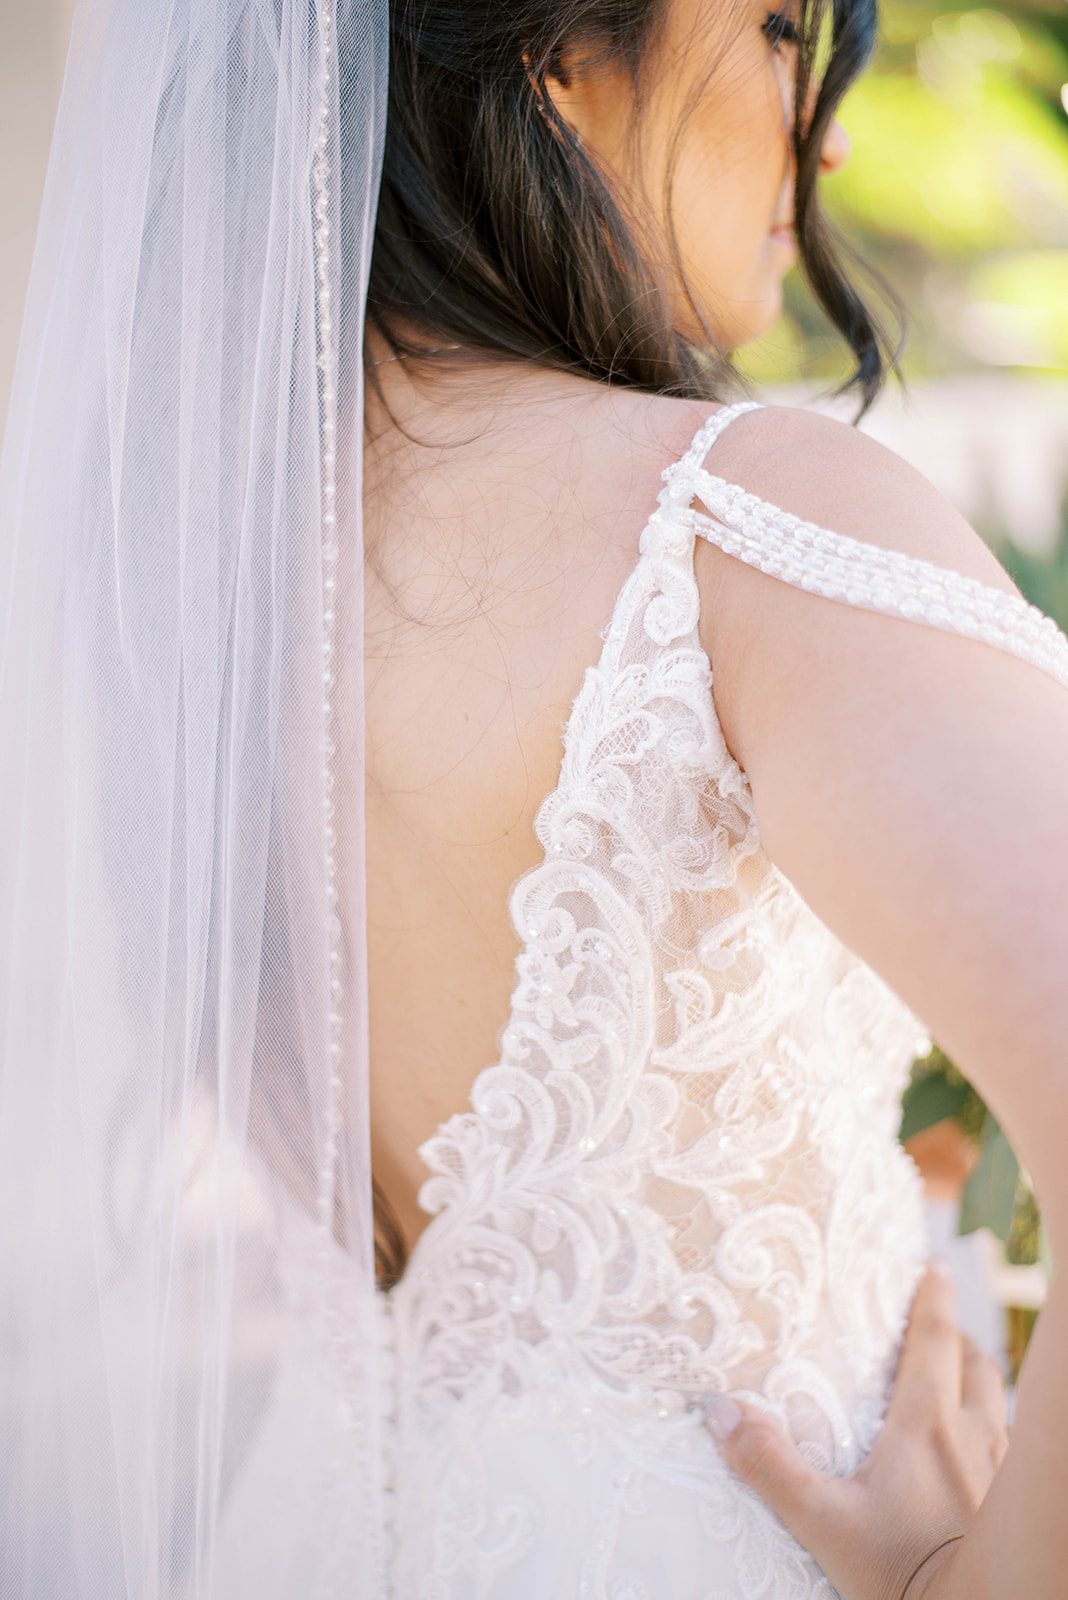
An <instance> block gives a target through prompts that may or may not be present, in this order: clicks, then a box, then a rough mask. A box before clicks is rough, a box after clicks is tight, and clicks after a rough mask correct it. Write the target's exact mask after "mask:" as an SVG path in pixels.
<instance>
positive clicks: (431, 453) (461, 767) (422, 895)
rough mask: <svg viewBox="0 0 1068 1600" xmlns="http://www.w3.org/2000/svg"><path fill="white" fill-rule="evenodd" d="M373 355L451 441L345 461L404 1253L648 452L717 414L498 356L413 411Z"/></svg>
mask: <svg viewBox="0 0 1068 1600" xmlns="http://www.w3.org/2000/svg"><path fill="white" fill-rule="evenodd" d="M380 370H383V371H384V372H385V373H386V374H388V375H389V378H390V379H391V381H390V383H389V388H388V391H387V393H388V396H389V400H390V404H391V406H393V408H394V409H395V410H396V411H397V414H398V416H400V418H401V420H403V422H404V424H405V426H406V427H407V428H408V430H409V431H410V432H411V433H413V434H414V435H415V436H416V437H417V438H419V439H421V440H424V441H449V440H453V439H459V440H461V441H462V442H460V443H458V444H456V445H455V446H452V447H450V448H444V447H443V448H441V449H434V448H425V447H422V446H416V445H413V444H410V443H409V442H408V441H406V440H404V439H403V438H401V437H400V435H399V433H398V431H397V430H396V429H395V428H394V427H393V426H392V425H389V427H388V431H386V432H384V433H380V432H378V429H379V427H381V422H380V421H379V420H378V418H377V417H376V418H375V436H374V439H373V441H372V442H371V443H370V444H369V445H368V447H367V449H366V452H365V466H364V471H365V483H364V502H365V517H366V525H365V540H366V547H367V551H368V560H367V602H366V604H367V621H366V637H367V700H366V706H367V712H366V715H367V772H368V781H367V815H366V827H367V871H368V887H367V893H368V923H369V927H368V941H369V982H370V991H371V994H372V996H373V999H372V1005H371V1014H370V1037H371V1077H372V1123H373V1133H372V1143H373V1155H374V1167H375V1176H376V1179H377V1181H378V1183H379V1184H380V1185H381V1187H382V1189H383V1191H384V1193H385V1194H386V1196H387V1198H388V1200H389V1201H390V1203H391V1205H392V1207H393V1209H394V1211H395V1212H396V1215H397V1218H398V1220H399V1222H400V1225H401V1228H402V1230H403V1233H404V1236H405V1241H406V1243H407V1244H408V1245H409V1246H411V1245H412V1244H413V1243H414V1241H415V1239H416V1238H417V1237H418V1235H419V1234H420V1233H421V1232H422V1231H423V1229H424V1227H425V1226H426V1224H427V1222H428V1221H429V1218H428V1217H427V1215H426V1213H424V1212H423V1211H421V1210H420V1208H419V1206H418V1204H417V1201H416V1196H417V1192H418V1189H419V1186H420V1184H421V1183H422V1181H423V1179H424V1178H425V1177H426V1171H425V1168H424V1167H423V1164H422V1162H421V1160H420V1158H419V1156H418V1155H417V1153H416V1152H417V1149H418V1146H419V1144H420V1143H421V1141H422V1140H423V1139H425V1138H427V1137H429V1136H430V1134H432V1133H433V1132H434V1131H435V1129H436V1128H437V1127H438V1125H439V1124H440V1123H442V1122H443V1121H445V1120H446V1119H447V1118H448V1117H449V1116H450V1115H452V1113H453V1112H456V1111H460V1110H463V1109H466V1107H467V1102H468V1094H469V1091H470V1088H471V1085H472V1083H473V1082H474V1079H475V1077H476V1076H477V1074H478V1073H479V1071H480V1070H481V1069H482V1068H483V1067H484V1066H486V1065H488V1064H489V1063H490V1062H492V1061H493V1060H495V1059H496V1057H497V1053H498V1049H499V1032H500V1030H501V1028H502V1027H503V1026H504V1024H505V1021H506V1020H507V1014H508V1001H509V996H510V994H511V992H512V989H513V987H514V983H515V967H514V964H515V958H516V955H517V954H518V952H519V948H520V946H519V943H518V941H517V939H516V938H515V935H514V933H513V931H512V928H511V925H510V921H509V914H508V891H509V889H510V887H511V885H512V884H513V883H514V881H515V880H516V879H517V878H518V877H519V876H520V875H521V874H522V873H523V872H525V871H526V870H527V869H528V868H530V867H532V866H533V865H534V864H535V862H536V861H537V860H538V858H539V854H540V852H539V848H538V843H537V840H536V838H535V836H534V832H533V819H534V814H535V812H536V810H537V808H538V805H539V804H540V802H541V801H542V799H543V798H544V796H545V795H546V794H547V793H548V791H549V790H550V789H551V788H552V787H553V785H554V784H555V782H556V778H557V774H558V771H559V765H560V757H561V726H562V724H563V722H564V721H565V719H566V717H567V714H568V711H569V710H570V707H571V703H572V701H573V699H574V697H575V695H576V693H577V692H578V689H579V686H580V684H581V682H582V678H583V675H584V673H585V671H586V668H587V667H588V666H590V665H591V664H592V663H593V662H595V661H596V659H597V656H598V653H599V650H600V630H601V629H602V628H603V627H604V625H605V623H606V622H607V620H608V617H609V615H610V613H611V609H612V606H613V603H614V601H615V599H616V597H617V595H618V593H619V590H620V588H621V586H622V584H623V582H624V580H625V578H626V576H627V574H628V572H629V571H630V570H631V569H632V568H633V566H634V564H635V562H636V560H637V558H638V537H639V533H640V531H641V528H642V526H643V524H644V523H645V521H646V520H647V519H648V517H649V514H650V512H651V511H652V510H653V508H654V506H655V502H656V495H657V491H658V490H659V488H660V486H661V480H660V474H661V472H662V470H663V468H664V465H665V463H666V462H669V461H671V460H673V459H674V458H675V457H676V456H678V455H679V454H680V453H681V451H682V450H683V449H684V448H685V446H686V444H687V443H688V442H689V439H690V437H691V435H692V434H693V431H694V429H695V427H696V426H697V424H698V422H699V421H700V419H701V418H702V417H704V416H708V415H711V414H712V413H713V412H714V411H715V410H716V407H715V405H706V404H705V403H704V402H700V403H698V402H693V401H686V400H673V399H670V398H664V397H659V396H648V395H644V394H640V393H638V392H635V391H629V390H609V389H607V388H605V387H604V386H603V385H599V384H594V383H591V382H587V381H585V380H582V379H572V378H568V377H567V376H566V375H559V376H557V375H554V374H551V373H546V372H540V373H539V372H526V371H521V372H519V373H518V374H513V373H508V374H504V372H503V369H502V371H501V372H500V373H498V374H497V375H495V376H494V377H493V378H492V379H491V380H490V381H488V382H487V381H486V379H485V378H483V379H482V380H481V383H480V382H479V380H478V379H477V378H475V379H471V378H467V377H463V376H459V375H452V376H450V377H448V378H446V379H444V380H442V379H441V378H440V377H435V379H434V383H433V385H428V386H427V391H426V392H427V395H428V396H431V397H432V398H430V399H429V400H424V401H423V402H422V403H419V395H418V393H417V391H416V390H415V389H414V388H413V386H412V385H411V384H410V383H408V381H407V380H406V378H405V377H404V376H403V375H400V376H399V377H398V375H397V374H395V373H391V372H390V368H389V365H387V366H385V368H384V369H380ZM398 408H400V409H398ZM431 466H432V468H433V470H432V471H431V470H430V468H431Z"/></svg>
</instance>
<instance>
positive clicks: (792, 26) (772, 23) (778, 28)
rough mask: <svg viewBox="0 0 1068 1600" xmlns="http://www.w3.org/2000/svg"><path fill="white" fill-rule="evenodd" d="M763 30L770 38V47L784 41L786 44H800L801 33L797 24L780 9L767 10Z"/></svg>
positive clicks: (775, 46) (774, 46)
mask: <svg viewBox="0 0 1068 1600" xmlns="http://www.w3.org/2000/svg"><path fill="white" fill-rule="evenodd" d="M763 32H764V33H765V34H766V35H767V37H768V38H769V39H770V40H771V44H772V48H773V49H775V48H777V47H778V46H779V45H780V44H782V43H783V42H784V41H785V42H786V43H787V44H800V43H801V34H800V33H799V32H798V29H797V25H796V23H794V22H793V21H792V20H791V19H790V18H789V17H787V16H784V15H783V13H782V12H781V11H769V12H768V15H767V21H766V22H765V23H764V27H763Z"/></svg>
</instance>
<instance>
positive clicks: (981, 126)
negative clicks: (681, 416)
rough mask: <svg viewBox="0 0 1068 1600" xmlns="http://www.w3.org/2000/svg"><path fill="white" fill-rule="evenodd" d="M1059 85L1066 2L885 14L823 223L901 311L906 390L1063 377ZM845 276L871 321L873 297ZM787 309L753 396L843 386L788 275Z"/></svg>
mask: <svg viewBox="0 0 1068 1600" xmlns="http://www.w3.org/2000/svg"><path fill="white" fill-rule="evenodd" d="M1066 85H1068V8H1066V7H1065V6H1064V4H1063V0H1035V3H1028V0H1015V3H1013V4H1012V5H1005V6H1000V7H994V6H986V5H983V6H977V5H968V4H944V3H940V0H933V3H932V0H922V3H921V0H885V3H884V5H883V9H882V21H881V27H880V42H879V45H878V47H877V49H876V52H875V55H874V57H873V59H872V61H871V62H870V64H869V66H868V68H867V70H866V72H865V73H864V74H863V75H862V77H861V78H860V79H859V80H858V82H857V83H856V84H854V86H853V87H852V88H851V89H850V90H849V92H848V94H847V95H846V98H845V100H844V102H843V103H842V105H841V107H840V108H839V111H838V118H839V121H840V122H841V123H842V125H843V126H844V128H845V130H846V132H847V133H848V135H849V138H850V143H851V151H850V154H849V158H848V160H847V161H846V162H845V163H844V165H843V166H842V167H841V169H840V170H839V171H838V172H836V173H831V174H827V175H826V176H825V177H823V178H821V180H820V182H821V190H822V196H823V205H824V209H825V210H826V213H827V215H828V217H829V219H830V220H831V221H832V222H833V223H834V225H835V227H836V228H837V229H838V231H839V232H840V233H841V234H842V236H843V237H844V238H845V239H846V240H847V241H848V242H849V244H850V245H852V246H854V247H855V248H856V249H857V250H858V251H859V253H860V256H861V258H862V260H863V261H865V262H870V263H871V265H872V266H873V267H874V268H876V269H877V271H878V272H879V273H880V274H881V275H882V276H883V277H884V278H885V279H886V280H887V281H888V282H889V283H890V285H891V287H892V288H893V289H894V290H895V292H896V293H897V294H898V295H899V296H900V297H901V299H902V300H903V302H904V303H905V305H906V306H907V307H908V312H909V339H908V344H907V347H906V351H905V355H904V358H903V362H902V365H903V370H904V373H905V376H906V379H908V378H910V377H916V376H924V377H929V376H935V375H938V374H941V373H947V372H952V373H960V372H967V371H975V370H989V369H992V368H995V369H997V370H998V371H1001V372H1004V371H1017V372H1022V371H1026V372H1031V373H1033V374H1034V375H1035V376H1038V375H1040V374H1041V375H1047V374H1053V375H1057V376H1065V375H1068V110H1066V106H1065V101H1066V99H1068V87H1066ZM849 271H850V275H851V276H852V277H853V278H854V280H855V281H856V283H857V286H858V288H859V289H860V291H861V293H862V294H864V296H865V298H868V299H869V300H870V301H871V303H872V304H873V306H874V308H875V309H876V311H877V312H879V310H880V307H881V306H882V305H883V299H882V296H881V295H880V293H879V291H878V288H877V287H874V286H872V285H871V284H870V283H869V282H868V280H867V278H866V275H865V273H864V272H863V270H862V269H858V268H856V267H850V269H849ZM783 293H784V307H783V314H782V316H781V317H780V318H779V319H778V321H777V322H776V324H775V325H774V327H773V328H771V329H769V331H768V333H767V334H766V335H765V337H764V338H763V339H759V340H755V341H753V343H752V344H750V345H748V346H747V347H746V348H745V349H744V350H742V351H740V352H738V357H737V359H738V363H739V365H740V366H742V367H743V368H744V369H745V370H747V371H748V372H749V373H751V375H752V376H753V377H754V378H755V379H757V381H760V382H782V383H793V382H799V381H808V380H810V379H811V378H813V377H816V378H818V379H823V378H832V379H835V380H837V379H838V378H839V377H840V376H841V375H842V372H843V362H844V361H845V360H847V359H848V357H847V355H846V354H845V353H844V352H843V349H842V346H841V343H840V340H839V338H838V335H837V334H836V333H834V331H833V330H832V329H831V328H830V325H829V324H828V323H827V321H826V318H825V317H824V316H823V314H822V312H820V311H819V309H818V307H816V306H815V305H814V304H813V302H812V299H811V296H810V294H809V292H808V290H807V288H806V286H805V284H804V280H803V277H802V274H801V273H800V271H798V270H794V271H792V272H790V273H789V274H788V275H787V277H786V279H785V281H784V285H783ZM890 325H891V326H892V325H893V324H892V319H890Z"/></svg>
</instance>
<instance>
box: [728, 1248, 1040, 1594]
mask: <svg viewBox="0 0 1068 1600" xmlns="http://www.w3.org/2000/svg"><path fill="white" fill-rule="evenodd" d="M730 1403H731V1402H730V1401H719V1402H718V1405H719V1407H720V1408H722V1407H723V1405H724V1404H726V1405H729V1404H730ZM734 1404H735V1405H737V1407H738V1410H739V1411H740V1412H741V1413H742V1419H741V1421H740V1422H739V1423H738V1425H737V1427H736V1429H735V1431H733V1432H732V1433H731V1434H730V1435H729V1437H726V1438H720V1439H719V1447H720V1450H721V1451H722V1453H723V1457H724V1459H725V1460H726V1462H727V1464H728V1465H729V1466H730V1467H731V1469H732V1470H733V1471H734V1472H736V1473H737V1475H738V1476H739V1477H740V1478H741V1479H743V1480H744V1482H745V1483H747V1484H748V1485H749V1486H750V1487H751V1488H752V1489H754V1490H755V1491H756V1492H757V1493H758V1494H759V1495H760V1496H761V1497H762V1498H763V1499H764V1500H766V1501H767V1503H768V1505H769V1506H771V1508H772V1510H773V1511H775V1512H776V1513H777V1514H778V1515H779V1516H780V1517H781V1518H782V1520H783V1522H784V1523H785V1524H786V1526H787V1527H788V1528H789V1529H790V1531H791V1533H793V1535H794V1536H795V1538H797V1539H798V1540H799V1541H800V1543H801V1544H803V1545H804V1547H805V1548H806V1550H808V1551H809V1552H810V1554H811V1555H812V1556H814V1557H815V1559H816V1561H818V1563H819V1565H820V1566H821V1567H822V1568H823V1571H824V1572H825V1573H826V1575H827V1577H828V1578H829V1579H830V1581H831V1582H832V1583H833V1584H834V1586H835V1588H836V1589H837V1590H838V1592H839V1594H840V1595H841V1596H842V1600H938V1597H939V1596H941V1595H949V1593H950V1569H951V1567H952V1563H953V1557H954V1553H955V1552H956V1551H957V1550H959V1548H960V1546H959V1543H958V1541H957V1539H956V1538H955V1537H954V1536H956V1535H961V1534H963V1533H964V1532H965V1531H966V1529H967V1528H968V1525H969V1523H970V1522H971V1520H972V1517H973V1516H974V1514H975V1511H976V1510H977V1508H978V1506H979V1504H980V1502H981V1501H982V1499H983V1497H984V1496H985V1494H986V1491H987V1489H988V1488H989V1487H990V1482H991V1479H992V1478H993V1476H994V1474H995V1472H996V1471H997V1469H998V1466H999V1465H1000V1463H1001V1458H1002V1457H1003V1455H1004V1454H1005V1451H1006V1450H1007V1448H1008V1443H1009V1435H1008V1428H1007V1426H1006V1420H1005V1385H1004V1381H1003V1379H1002V1376H1001V1373H1000V1371H999V1370H998V1368H997V1366H996V1365H995V1364H994V1362H993V1361H991V1360H990V1359H989V1358H988V1357H987V1356H986V1355H984V1353H983V1352H982V1351H981V1350H980V1349H979V1347H978V1345H976V1344H975V1342H974V1341H973V1340H972V1339H970V1338H969V1337H968V1335H967V1334H965V1333H963V1332H961V1330H960V1329H959V1328H958V1327H957V1323H956V1316H955V1301H954V1292H953V1284H952V1281H951V1279H950V1278H949V1276H948V1273H946V1272H943V1271H942V1270H940V1268H939V1267H938V1266H937V1265H931V1266H929V1267H928V1270H927V1272H926V1273H925V1274H924V1276H923V1278H922V1279H921V1281H920V1284H919V1286H918V1288H917V1290H916V1294H915V1297H914V1299H913V1303H912V1310H911V1314H910V1317H909V1323H908V1326H907V1328H906V1330H905V1337H904V1340H903V1342H902V1347H901V1356H900V1361H899V1363H898V1369H897V1376H896V1379H895V1383H894V1391H893V1394H892V1396H891V1399H890V1404H889V1406H888V1408H887V1412H886V1417H885V1420H884V1423H883V1428H882V1431H881V1432H880V1434H879V1436H878V1438H877V1439H876V1441H875V1444H874V1446H873V1447H872V1450H871V1452H870V1454H869V1455H868V1456H867V1458H866V1459H865V1461H864V1462H863V1463H862V1464H861V1466H860V1467H859V1468H858V1469H857V1471H856V1472H855V1473H854V1474H853V1476H852V1477H849V1478H842V1477H833V1476H831V1475H829V1474H827V1473H823V1472H818V1471H817V1470H816V1469H815V1468H813V1467H811V1466H810V1465H809V1464H808V1462H806V1461H805V1459H804V1457H803V1456H802V1455H801V1453H800V1452H799V1450H798V1449H797V1447H796V1446H795V1444H794V1443H793V1441H792V1439H791V1438H790V1437H789V1435H788V1434H787V1433H786V1431H785V1429H784V1428H783V1427H782V1426H781V1424H780V1423H779V1422H778V1421H777V1420H776V1419H775V1418H773V1417H771V1416H769V1415H768V1414H767V1413H765V1412H762V1411H760V1410H758V1409H757V1408H756V1407H755V1406H752V1405H749V1404H748V1403H747V1402H744V1401H743V1402H737V1401H736V1402H734ZM716 1408H717V1402H712V1404H711V1407H710V1410H709V1412H708V1421H709V1427H710V1428H711V1430H712V1432H713V1434H716V1433H717V1427H716V1420H715V1417H714V1414H713V1413H714V1412H715V1410H716ZM728 1420H729V1419H728ZM947 1540H949V1541H952V1542H949V1543H944V1541H947Z"/></svg>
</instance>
